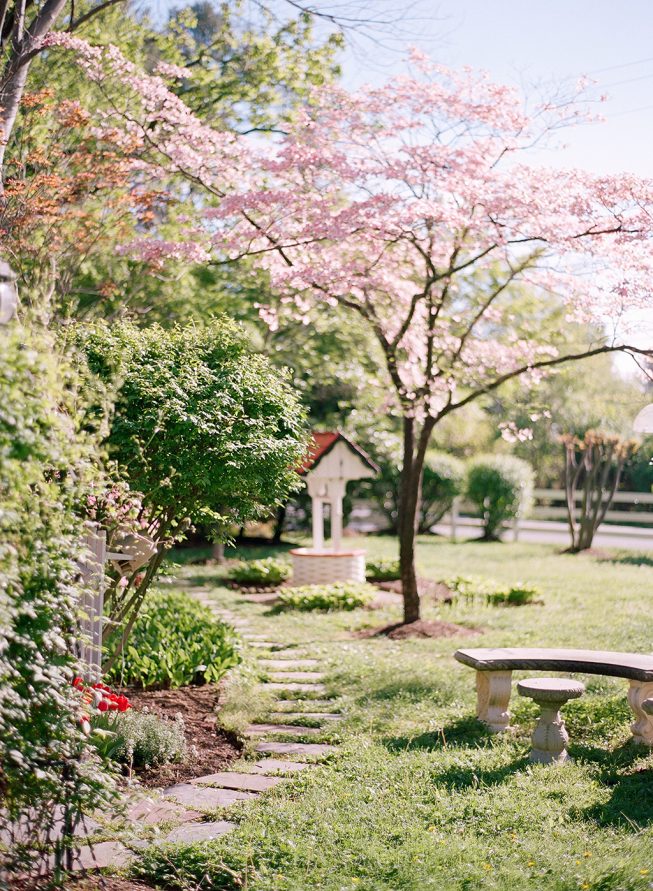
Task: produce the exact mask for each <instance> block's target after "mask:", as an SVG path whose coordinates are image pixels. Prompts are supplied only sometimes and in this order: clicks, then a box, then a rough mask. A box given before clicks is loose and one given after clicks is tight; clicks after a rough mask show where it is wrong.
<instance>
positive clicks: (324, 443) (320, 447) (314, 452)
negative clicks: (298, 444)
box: [297, 433, 340, 474]
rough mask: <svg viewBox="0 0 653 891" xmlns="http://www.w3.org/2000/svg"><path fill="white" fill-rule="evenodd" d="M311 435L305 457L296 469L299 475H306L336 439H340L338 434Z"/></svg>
mask: <svg viewBox="0 0 653 891" xmlns="http://www.w3.org/2000/svg"><path fill="white" fill-rule="evenodd" d="M311 435H312V437H313V442H312V443H311V444H310V446H309V447H308V452H307V453H306V457H305V458H304V460H303V461H302V463H301V464H300V465H299V467H298V468H297V472H298V473H300V474H304V473H307V472H308V471H309V470H310V469H311V467H312V466H313V465H314V464H316V463H317V462H318V461H319V460H320V458H321V457H322V455H323V454H324V453H325V452H326V451H327V450H328V449H330V448H331V446H332V445H333V443H334V442H335V441H336V439H338V438H339V437H340V434H339V433H313V434H311Z"/></svg>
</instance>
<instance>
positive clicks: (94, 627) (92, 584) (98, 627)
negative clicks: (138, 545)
mask: <svg viewBox="0 0 653 891" xmlns="http://www.w3.org/2000/svg"><path fill="white" fill-rule="evenodd" d="M86 547H87V549H88V552H89V556H88V559H87V560H85V561H83V562H81V563H80V564H79V569H80V572H81V575H82V580H83V582H84V593H83V595H82V602H81V604H80V606H81V613H82V615H81V621H80V631H81V637H82V640H81V641H80V645H79V658H80V660H81V661H82V662H84V663H85V664H86V666H87V673H88V677H86V678H84V680H88V681H93V682H95V681H99V680H100V676H101V674H102V630H103V626H104V591H105V588H106V579H105V573H104V564H105V563H106V562H107V560H129V559H131V555H130V554H120V553H117V552H112V551H107V534H106V532H105V531H104V529H99V528H98V527H97V526H95V525H94V524H91V525H90V526H89V531H88V533H87V535H86Z"/></svg>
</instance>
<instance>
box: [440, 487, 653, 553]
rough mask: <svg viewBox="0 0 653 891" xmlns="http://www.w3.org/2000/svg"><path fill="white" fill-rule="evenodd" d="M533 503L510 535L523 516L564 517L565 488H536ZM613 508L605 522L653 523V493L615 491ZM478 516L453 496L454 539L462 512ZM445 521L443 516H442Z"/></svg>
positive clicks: (451, 522)
mask: <svg viewBox="0 0 653 891" xmlns="http://www.w3.org/2000/svg"><path fill="white" fill-rule="evenodd" d="M533 495H534V499H535V504H534V506H533V509H532V510H531V512H530V514H529V516H528V517H519V518H517V519H516V520H515V521H514V522H513V523H512V526H511V529H512V538H513V540H514V541H517V540H518V539H519V528H520V523H521V522H522V521H523V520H525V519H533V520H558V521H562V522H566V521H567V503H566V495H565V491H564V489H535V490H534V492H533ZM582 499H583V493H582V492H577V493H576V494H575V497H574V501H575V504H576V506H579V505H580V503H581V501H582ZM612 504H613V506H614V508H615V509H610V510H608V512H607V513H606V515H605V521H604V522H605V525H610V524H621V525H633V526H639V527H642V526H643V527H653V494H650V493H648V492H616V493H615V495H614V498H613V499H612ZM620 505H624V506H626V505H627V506H630V507H631V509H630V510H624V509H621V510H620V509H619V506H620ZM463 514H464V515H471V516H478V510H477V509H476V507H475V506H474V505H472V504H470V503H469V502H466V501H465V500H464V499H463V498H462V497H461V498H455V499H454V502H453V505H452V509H451V511H450V513H449V515H448V520H449V530H450V535H451V538H452V539H455V538H456V537H457V534H458V530H459V527H460V519H461V516H462V515H463ZM443 522H444V520H443Z"/></svg>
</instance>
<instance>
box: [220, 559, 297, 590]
mask: <svg viewBox="0 0 653 891" xmlns="http://www.w3.org/2000/svg"><path fill="white" fill-rule="evenodd" d="M291 574H292V566H291V565H290V563H288V561H287V560H280V559H279V558H278V557H265V558H264V559H262V560H243V561H241V562H240V563H237V564H236V566H232V567H231V568H230V569H229V572H228V576H229V578H230V579H231V580H232V581H233V582H238V584H241V585H280V584H281V583H282V582H285V581H286V579H289V578H290V576H291Z"/></svg>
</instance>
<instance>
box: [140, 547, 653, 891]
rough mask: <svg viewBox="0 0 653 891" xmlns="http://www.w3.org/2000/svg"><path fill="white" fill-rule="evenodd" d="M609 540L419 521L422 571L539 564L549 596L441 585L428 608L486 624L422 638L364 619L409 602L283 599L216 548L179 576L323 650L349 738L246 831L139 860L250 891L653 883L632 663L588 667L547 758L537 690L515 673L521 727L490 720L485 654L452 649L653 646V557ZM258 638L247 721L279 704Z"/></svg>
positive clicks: (256, 809)
mask: <svg viewBox="0 0 653 891" xmlns="http://www.w3.org/2000/svg"><path fill="white" fill-rule="evenodd" d="M351 543H352V544H356V545H361V544H363V542H362V541H356V540H352V541H351ZM364 546H365V547H366V548H367V551H368V554H369V556H375V557H380V556H394V555H395V547H396V545H395V542H394V541H393V540H391V539H383V538H373V537H371V538H367V539H365V541H364ZM268 553H269V552H268ZM247 555H248V556H262V555H263V554H262V553H261V552H259V553H257V554H253V553H250V552H249V551H248V552H247ZM612 556H613V559H611V560H608V559H605V558H601V557H596V556H587V555H581V556H571V555H560V554H559V553H557V552H556V550H555V549H554V548H553V547H547V546H541V545H531V544H475V543H465V544H457V545H453V544H449V543H446V542H442V541H440V540H438V539H435V538H426V537H425V538H421V539H420V541H419V547H418V566H419V570H420V573H421V574H422V575H424V576H427V577H429V578H435V579H441V578H446V577H448V576H452V575H456V574H474V575H481V576H485V577H489V578H493V579H496V580H498V581H506V582H515V581H524V582H530V583H534V584H536V585H537V586H538V587H539V588H540V589H541V591H542V597H543V600H544V604H543V605H530V606H522V607H488V606H486V605H484V604H482V603H480V602H479V603H478V604H470V605H465V604H460V605H456V606H453V607H448V606H440V607H436V606H435V605H434V604H433V603H429V604H428V605H427V606H426V608H425V610H424V612H425V618H440V619H444V620H447V621H452V622H457V623H459V624H462V625H466V626H468V627H472V628H476V629H478V630H479V631H480V632H481V633H480V634H479V635H478V636H477V637H473V638H449V639H442V640H408V641H391V640H388V639H354V638H352V637H351V635H350V631H351V630H356V629H361V628H364V627H371V626H376V625H381V624H383V623H385V622H390V621H393V620H397V619H398V618H399V610H398V609H397V610H392V609H388V610H384V611H382V612H370V611H365V610H358V611H355V612H352V613H338V614H326V615H325V614H281V615H271V614H270V612H269V609H268V608H266V607H265V606H261V605H258V604H249V603H245V602H244V601H243V600H242V597H240V595H238V594H237V593H236V592H233V591H230V590H229V589H227V588H225V587H223V586H222V585H221V582H222V579H221V577H220V573H219V571H218V570H217V569H216V568H215V567H213V568H211V567H199V566H192V565H184V566H181V567H179V568H178V570H179V571H178V575H179V578H180V579H184V578H185V579H186V580H187V583H189V584H190V583H202V584H203V585H207V586H211V587H212V589H213V591H214V596H215V597H216V598H217V599H218V600H220V602H222V603H224V604H225V605H228V607H229V608H230V609H231V610H233V611H234V612H235V613H237V614H239V615H243V616H245V615H246V616H247V617H248V618H249V619H250V621H251V623H252V625H253V626H254V628H255V629H256V631H258V632H260V633H262V634H265V636H266V637H267V639H269V640H273V641H277V640H278V641H281V642H287V643H290V644H292V645H296V647H297V652H298V654H299V653H301V654H303V655H310V656H315V657H316V658H318V659H319V660H320V661H321V663H322V665H323V666H324V670H325V672H326V674H327V685H328V687H329V689H330V691H331V692H332V693H333V694H334V695H335V696H336V699H335V703H334V706H335V708H337V709H340V710H342V712H343V714H344V716H345V717H344V720H343V721H342V722H341V723H340V724H338V725H337V726H336V727H333V726H331V727H328V728H327V729H326V730H325V732H324V737H323V739H324V741H338V742H339V743H340V747H339V752H338V754H337V755H336V756H333V757H332V758H331V759H330V760H329V761H327V762H325V763H324V764H323V765H321V766H320V767H319V768H317V769H315V770H313V771H305V772H304V773H302V774H299V775H297V777H296V778H295V779H293V780H292V781H291V782H288V783H285V784H281V785H280V786H279V787H278V788H277V789H275V790H274V791H273V792H272V793H269V794H267V795H265V796H262V797H261V798H259V799H257V800H256V801H253V802H244V803H242V805H239V806H238V808H237V809H232V810H231V811H230V812H229V815H230V819H235V820H236V821H240V825H239V827H238V829H237V830H236V831H235V832H233V833H232V834H230V835H228V836H225V837H224V838H222V839H220V840H218V841H216V842H211V843H203V844H201V845H195V846H190V847H179V848H175V849H159V850H158V851H157V850H154V851H153V852H148V853H147V854H146V855H145V858H144V860H143V862H142V866H141V869H142V874H143V875H145V876H147V877H148V878H149V879H150V880H151V881H152V880H159V881H162V880H164V879H165V881H167V882H170V883H172V884H171V885H170V886H171V887H180V888H188V889H191V888H202V889H204V888H229V889H232V888H247V889H251V891H259V889H275V891H285V889H288V891H290V889H292V891H306V889H320V891H341V889H352V888H356V889H360V891H373V889H374V891H376V889H397V891H399V889H402V891H404V889H406V891H408V889H410V891H423V889H438V891H446V889H470V891H471V889H477V888H483V889H486V888H487V889H492V888H496V889H522V888H527V889H536V888H537V889H547V891H563V889H564V891H567V889H601V891H607V889H614V891H617V889H651V888H653V831H652V829H651V826H652V825H653V755H649V754H648V752H647V750H645V749H641V748H637V747H634V746H632V745H630V744H629V742H628V740H629V729H628V727H629V723H630V721H631V713H630V710H629V708H628V705H627V702H626V695H625V694H626V688H627V682H626V681H620V680H617V679H610V678H601V677H586V678H581V679H582V680H584V681H585V682H586V684H587V693H586V695H585V696H584V697H583V698H582V699H581V700H578V701H576V702H570V703H569V704H568V706H567V707H566V709H565V715H566V721H567V728H568V730H569V733H570V736H571V745H570V752H571V754H572V756H573V758H574V763H573V764H570V765H564V766H561V767H542V766H535V767H534V766H531V765H529V763H528V760H527V755H528V751H529V735H530V731H531V729H532V726H533V722H534V717H535V714H536V708H535V707H534V705H533V704H532V703H531V702H530V700H522V699H520V697H518V696H517V695H516V692H515V694H514V695H513V699H512V702H511V708H512V711H513V714H514V721H513V723H514V725H515V731H514V733H511V734H504V735H501V736H497V737H494V736H490V735H489V734H487V733H486V732H485V731H484V729H483V727H482V726H481V725H479V724H478V723H477V722H476V721H475V720H474V718H473V715H474V704H475V693H474V673H473V671H471V670H470V669H468V668H465V667H464V666H462V665H459V664H458V663H456V662H455V661H454V660H453V658H452V654H453V651H454V650H455V649H456V648H457V647H458V646H465V645H467V646H491V645H513V644H514V645H518V644H521V645H543V646H545V645H549V646H554V645H559V646H578V647H592V648H608V649H617V650H620V649H621V650H633V651H640V652H651V651H652V649H653V648H652V646H651V631H652V629H653V567H652V566H651V565H650V564H651V561H650V558H648V561H647V558H645V557H642V558H641V562H640V563H638V562H637V560H636V559H634V558H633V555H632V554H625V553H622V554H614V555H612ZM180 586H182V587H183V585H180ZM245 655H246V662H245V665H244V666H243V668H242V669H241V670H240V671H239V673H238V674H237V675H236V676H235V677H234V679H233V682H232V683H231V684H230V687H229V691H228V697H229V699H228V702H227V704H226V707H225V710H224V714H223V721H224V723H225V724H227V725H229V726H231V727H233V728H235V729H238V728H239V727H242V726H244V724H245V723H246V722H248V721H250V720H252V719H256V718H258V719H265V718H266V717H267V712H266V708H267V705H269V701H270V697H269V695H265V694H261V692H260V688H259V687H257V686H255V682H256V681H257V679H258V675H259V674H260V672H261V670H262V669H261V668H260V663H258V666H257V665H256V663H255V661H254V657H255V652H254V651H253V650H249V651H247V652H246V654H245ZM517 676H520V675H517ZM309 709H310V706H309V705H307V706H306V707H305V709H304V710H309ZM306 723H307V724H309V723H310V722H309V721H307V722H306ZM311 741H315V740H313V738H311ZM246 757H248V756H246ZM249 757H251V756H249Z"/></svg>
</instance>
